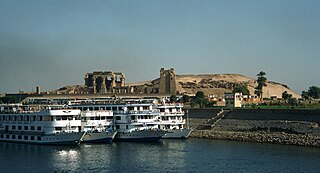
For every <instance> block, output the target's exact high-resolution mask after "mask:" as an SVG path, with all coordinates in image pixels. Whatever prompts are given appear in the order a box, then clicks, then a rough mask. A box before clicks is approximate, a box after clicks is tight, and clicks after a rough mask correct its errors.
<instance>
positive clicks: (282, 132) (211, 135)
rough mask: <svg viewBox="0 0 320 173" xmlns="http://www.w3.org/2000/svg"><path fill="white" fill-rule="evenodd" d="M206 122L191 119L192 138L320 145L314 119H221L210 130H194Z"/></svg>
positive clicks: (318, 129) (316, 124)
mask: <svg viewBox="0 0 320 173" xmlns="http://www.w3.org/2000/svg"><path fill="white" fill-rule="evenodd" d="M205 121H206V120H204V119H195V118H192V119H190V125H191V127H193V129H194V130H193V132H192V133H191V135H190V137H191V138H206V139H218V140H234V141H246V142H257V143H274V144H289V145H298V146H309V147H320V128H319V125H318V123H316V122H304V121H287V120H239V119H238V120H235V119H222V120H220V121H219V122H217V123H216V125H215V126H214V127H213V128H212V129H210V130H197V129H196V127H198V126H199V125H201V124H202V123H204V122H205Z"/></svg>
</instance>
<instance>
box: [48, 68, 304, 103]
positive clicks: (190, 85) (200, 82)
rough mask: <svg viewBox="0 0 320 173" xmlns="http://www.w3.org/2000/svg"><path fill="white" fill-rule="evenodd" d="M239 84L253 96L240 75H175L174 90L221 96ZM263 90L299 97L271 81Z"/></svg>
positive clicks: (78, 89)
mask: <svg viewBox="0 0 320 173" xmlns="http://www.w3.org/2000/svg"><path fill="white" fill-rule="evenodd" d="M159 83H160V80H159V78H157V79H154V80H151V81H144V82H137V83H128V84H126V85H129V86H132V87H134V88H135V91H136V92H137V93H143V92H146V91H147V92H148V93H151V92H152V91H153V89H154V88H159ZM241 84H246V85H247V86H248V89H249V91H250V93H251V94H252V95H253V94H254V90H255V89H254V88H255V87H256V86H257V83H256V80H255V79H253V78H249V77H246V76H243V75H240V74H200V75H176V89H177V92H178V93H180V94H190V95H193V94H195V93H197V92H198V91H203V92H204V93H205V94H206V95H217V96H222V95H224V93H225V92H231V91H232V90H233V88H234V87H235V86H237V85H241ZM263 90H264V91H263V92H264V93H263V97H265V98H270V97H271V96H277V97H278V98H281V97H282V93H283V92H284V91H287V92H288V93H289V94H292V96H293V97H294V98H300V97H301V96H300V95H299V94H297V93H295V92H294V91H292V90H291V89H290V88H289V87H288V86H287V85H284V84H280V83H276V82H272V81H267V86H266V87H264V88H263ZM50 92H51V93H58V94H75V93H86V88H85V86H83V85H75V86H65V87H62V88H60V89H58V90H54V91H50Z"/></svg>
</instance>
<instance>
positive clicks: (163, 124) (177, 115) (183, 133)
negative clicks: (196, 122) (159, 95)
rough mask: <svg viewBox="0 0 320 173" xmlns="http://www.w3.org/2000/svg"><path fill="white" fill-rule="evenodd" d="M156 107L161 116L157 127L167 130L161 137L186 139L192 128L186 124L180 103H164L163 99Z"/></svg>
mask: <svg viewBox="0 0 320 173" xmlns="http://www.w3.org/2000/svg"><path fill="white" fill-rule="evenodd" d="M156 107H157V109H158V110H159V111H160V117H161V121H160V125H159V128H160V129H162V130H166V131H168V133H166V134H165V135H164V136H163V137H162V138H166V139H169V138H173V139H178V138H184V139H187V138H188V137H189V135H190V133H191V131H192V130H191V129H190V128H189V127H188V125H186V122H188V118H187V119H185V118H184V116H185V111H184V110H183V104H182V103H168V102H167V103H166V102H164V101H163V102H162V103H160V104H157V105H156ZM186 120H187V121H186Z"/></svg>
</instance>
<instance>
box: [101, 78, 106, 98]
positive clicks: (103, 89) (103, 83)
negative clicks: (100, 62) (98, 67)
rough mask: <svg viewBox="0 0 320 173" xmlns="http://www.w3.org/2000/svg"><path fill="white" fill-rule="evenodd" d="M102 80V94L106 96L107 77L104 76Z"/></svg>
mask: <svg viewBox="0 0 320 173" xmlns="http://www.w3.org/2000/svg"><path fill="white" fill-rule="evenodd" d="M101 78H102V83H101V93H102V94H106V93H107V85H106V76H102V77H101Z"/></svg>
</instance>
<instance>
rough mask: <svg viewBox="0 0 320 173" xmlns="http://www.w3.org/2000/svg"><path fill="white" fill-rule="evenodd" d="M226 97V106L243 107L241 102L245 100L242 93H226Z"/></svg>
mask: <svg viewBox="0 0 320 173" xmlns="http://www.w3.org/2000/svg"><path fill="white" fill-rule="evenodd" d="M224 97H225V101H226V107H229V108H234V107H241V102H242V100H243V98H242V93H225V95H224Z"/></svg>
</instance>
